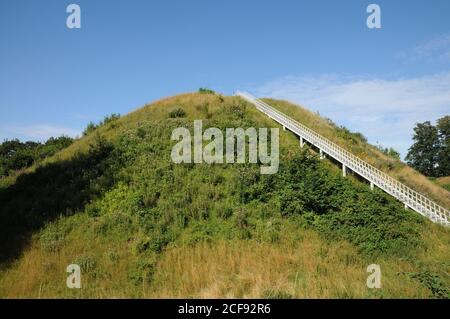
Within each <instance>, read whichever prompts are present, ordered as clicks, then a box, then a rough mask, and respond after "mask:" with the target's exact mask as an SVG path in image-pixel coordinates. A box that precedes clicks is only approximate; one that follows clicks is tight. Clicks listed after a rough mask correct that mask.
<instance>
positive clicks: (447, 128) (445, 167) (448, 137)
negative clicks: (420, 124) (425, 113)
mask: <svg viewBox="0 0 450 319" xmlns="http://www.w3.org/2000/svg"><path fill="white" fill-rule="evenodd" d="M436 126H437V129H438V135H439V151H438V155H437V157H438V158H437V161H438V170H439V175H440V176H449V175H450V115H447V116H444V117H443V118H441V119H439V120H438V121H437V125H436Z"/></svg>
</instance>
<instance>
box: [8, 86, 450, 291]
mask: <svg viewBox="0 0 450 319" xmlns="http://www.w3.org/2000/svg"><path fill="white" fill-rule="evenodd" d="M270 102H271V103H272V102H273V104H275V105H276V106H278V107H280V109H283V108H284V109H283V111H285V112H286V113H289V112H292V114H294V113H295V112H299V113H298V114H296V116H298V119H299V120H300V121H302V122H304V123H305V124H307V125H308V126H311V127H313V128H315V129H317V130H318V131H320V132H321V133H322V134H324V135H327V134H328V135H329V137H333V134H332V132H333V130H334V132H336V128H335V127H334V126H333V125H332V124H330V123H328V122H326V121H324V120H321V119H320V118H318V117H317V116H314V115H313V114H311V113H309V112H307V111H306V110H302V109H300V110H296V109H295V107H293V106H292V105H290V104H288V103H285V102H279V101H270ZM179 108H181V109H183V110H184V112H185V113H186V116H185V117H175V118H171V117H170V116H169V114H170V113H171V112H173V111H175V110H177V109H179ZM174 114H175V113H174ZM194 119H203V126H204V128H207V127H218V128H221V129H225V128H226V127H243V128H247V127H274V126H276V125H275V124H274V123H273V122H271V121H270V120H269V119H267V118H266V117H264V116H263V115H262V114H260V113H259V112H258V111H256V110H255V109H254V108H253V107H252V106H251V105H248V104H246V103H245V102H244V101H242V100H241V99H239V98H235V97H222V96H219V95H214V94H183V95H179V96H175V97H172V98H168V99H163V100H160V101H157V102H155V103H153V104H152V105H147V106H145V107H143V108H141V109H139V110H137V111H135V112H133V113H130V114H129V115H127V116H125V117H123V118H120V119H118V120H116V121H113V122H111V123H108V124H107V125H105V126H103V127H100V128H99V129H97V131H96V132H94V133H92V134H90V135H88V136H86V137H83V138H82V139H80V140H79V141H77V142H75V143H74V144H72V145H71V146H70V147H69V148H67V149H65V150H63V151H62V152H60V153H58V154H57V155H56V156H54V157H52V158H50V159H48V160H47V161H46V162H45V163H44V164H41V165H40V166H39V167H33V168H31V169H29V170H28V171H27V172H25V173H22V174H21V175H18V176H12V177H9V178H6V179H3V180H2V181H1V183H0V202H1V207H0V228H1V233H0V258H1V260H0V263H1V266H0V267H1V268H0V296H1V297H191V296H193V297H375V298H377V297H418V298H426V297H448V296H449V285H450V278H449V277H448V271H449V264H448V260H450V251H449V248H448V247H449V244H450V232H449V230H448V229H444V228H443V227H441V226H438V225H434V224H432V223H430V222H429V221H427V220H425V219H423V218H422V217H421V216H419V215H418V214H416V213H414V212H411V211H405V210H404V209H403V207H402V205H400V203H398V202H397V201H395V200H394V199H392V198H390V197H389V196H388V195H386V194H384V193H383V192H381V191H379V190H375V191H370V189H369V188H368V187H367V185H366V184H365V183H361V182H360V181H358V180H357V179H356V178H353V177H352V176H349V177H348V178H342V177H341V175H340V170H339V168H338V167H335V166H334V165H333V164H332V163H330V162H328V161H320V160H319V159H318V158H317V156H316V155H314V154H313V153H312V152H310V151H308V150H300V149H299V147H298V141H297V140H296V138H295V137H294V136H293V135H291V134H290V133H288V132H282V131H280V146H281V149H280V151H281V154H280V169H279V173H278V174H275V175H265V176H262V175H260V173H259V166H258V165H257V164H217V165H207V164H178V165H177V164H173V163H172V162H171V160H170V152H171V148H172V146H173V145H174V144H175V142H173V141H171V140H170V136H171V132H172V130H173V129H174V128H176V127H180V126H184V127H188V128H189V129H190V130H191V131H192V128H193V120H194ZM334 135H336V134H334ZM337 142H339V143H344V142H345V141H344V140H337ZM347 142H348V141H347ZM345 143H346V142H345ZM355 143H356V144H355V145H357V146H358V147H360V148H361V149H367V150H369V149H370V147H368V146H366V145H364V144H363V143H361V142H355ZM347 144H348V143H346V145H347ZM351 147H356V146H354V145H352V146H351ZM370 150H371V149H370ZM371 151H372V150H371ZM373 152H376V151H375V150H373ZM367 156H369V153H368V155H367ZM376 156H377V157H376V158H377V160H379V161H380V162H379V163H380V165H389V164H384V163H390V162H388V161H387V159H384V158H383V156H382V154H376ZM384 160H386V162H383V161H384ZM395 164H396V165H401V164H399V163H395ZM404 170H405V169H401V170H399V171H398V172H397V173H398V174H402V173H401V172H402V171H404ZM408 175H409V174H405V176H408ZM405 178H406V177H405ZM413 182H414V181H413V180H411V183H413ZM426 185H428V184H426ZM430 185H432V186H435V185H433V184H432V183H430ZM432 186H429V188H427V189H428V191H429V192H430V194H432V195H433V196H434V197H435V198H440V200H441V202H443V203H445V202H446V197H445V196H446V193H441V191H440V190H441V188H439V187H437V188H436V189H433V188H432ZM427 187H428V186H427ZM438 189H439V191H438ZM447 196H448V195H447ZM71 263H77V264H79V265H80V266H81V268H82V289H81V290H71V289H68V288H66V286H65V280H66V276H67V273H66V272H65V270H66V267H67V265H69V264H71ZM372 263H376V264H380V266H381V269H382V276H383V281H382V285H383V286H382V289H376V290H373V289H372V290H371V289H368V288H367V287H366V277H367V275H368V273H366V268H367V266H368V265H369V264H372Z"/></svg>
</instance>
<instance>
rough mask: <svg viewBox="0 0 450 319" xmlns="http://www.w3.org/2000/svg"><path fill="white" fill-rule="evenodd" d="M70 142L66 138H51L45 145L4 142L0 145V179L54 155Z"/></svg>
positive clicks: (14, 141)
mask: <svg viewBox="0 0 450 319" xmlns="http://www.w3.org/2000/svg"><path fill="white" fill-rule="evenodd" d="M72 142H73V139H72V138H70V137H67V136H61V137H58V138H54V137H51V138H49V139H48V140H47V141H46V142H45V143H39V142H32V141H28V142H20V141H19V140H17V139H14V140H6V141H4V142H3V143H1V144H0V177H3V176H6V175H8V174H9V173H10V172H11V171H15V170H19V169H23V168H26V167H29V166H31V165H33V164H34V163H36V162H38V161H40V160H42V159H44V158H46V157H48V156H51V155H53V154H56V153H57V152H58V151H60V150H62V149H64V148H66V147H68V146H69V145H70V144H72Z"/></svg>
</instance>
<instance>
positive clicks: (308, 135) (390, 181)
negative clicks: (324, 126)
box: [236, 91, 450, 226]
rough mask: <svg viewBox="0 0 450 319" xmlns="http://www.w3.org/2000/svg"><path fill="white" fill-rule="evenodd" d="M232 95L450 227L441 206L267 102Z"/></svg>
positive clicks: (417, 209)
mask: <svg viewBox="0 0 450 319" xmlns="http://www.w3.org/2000/svg"><path fill="white" fill-rule="evenodd" d="M236 95H238V96H240V97H242V98H243V99H245V100H247V101H248V102H250V103H252V104H254V105H255V106H256V108H257V109H258V110H259V111H261V112H263V113H264V114H266V115H267V116H269V117H270V118H271V119H273V120H275V121H277V122H278V123H279V124H281V125H282V126H283V128H287V129H289V130H290V131H292V132H293V133H295V134H297V135H298V136H299V137H300V138H301V140H302V142H301V143H303V139H304V140H306V141H308V142H309V143H311V144H312V145H314V146H316V147H317V148H319V150H320V151H321V153H322V152H323V153H326V154H328V155H329V156H331V157H333V158H334V159H336V160H337V161H339V162H341V163H342V165H343V169H344V172H345V169H346V168H347V167H348V168H350V169H351V170H352V171H354V172H356V173H358V174H359V175H361V176H362V177H364V178H365V179H367V180H368V181H369V182H370V183H371V185H376V186H378V187H379V188H381V189H382V190H384V191H385V192H386V193H388V194H390V195H392V196H394V197H395V198H397V199H398V200H399V201H401V202H402V203H404V204H405V207H410V208H411V209H413V210H415V211H416V212H418V213H419V214H421V215H423V216H425V217H427V218H429V219H430V220H432V221H433V222H436V223H440V224H443V225H446V226H449V225H450V213H449V211H448V210H446V209H445V208H444V207H442V206H439V205H438V204H436V203H434V202H433V201H431V200H430V199H428V198H427V197H425V196H423V195H422V194H419V193H418V192H416V191H415V190H413V189H411V188H409V187H408V186H406V185H404V184H402V183H400V182H399V181H397V180H395V179H394V178H392V177H391V176H389V175H388V174H386V173H383V172H382V171H380V170H379V169H377V168H375V167H374V166H372V165H370V164H369V163H366V162H365V161H363V160H362V159H360V158H359V157H357V156H355V155H353V154H352V153H350V152H348V151H347V150H345V149H343V148H342V147H340V146H338V145H337V144H335V143H333V142H331V141H330V140H328V139H326V138H325V137H323V136H322V135H320V134H318V133H316V132H314V131H313V130H311V129H310V128H308V127H306V126H305V125H303V124H301V123H299V122H297V121H295V120H293V119H292V118H290V117H288V116H287V115H285V114H283V113H281V112H280V111H278V110H276V109H275V108H273V107H271V106H270V105H268V104H267V103H264V102H263V101H261V100H259V99H257V98H255V97H254V96H252V95H250V94H248V93H244V92H240V91H237V92H236Z"/></svg>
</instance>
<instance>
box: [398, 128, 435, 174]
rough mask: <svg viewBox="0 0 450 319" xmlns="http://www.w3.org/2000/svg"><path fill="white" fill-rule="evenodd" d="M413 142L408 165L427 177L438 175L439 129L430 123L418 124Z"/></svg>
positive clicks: (408, 155)
mask: <svg viewBox="0 0 450 319" xmlns="http://www.w3.org/2000/svg"><path fill="white" fill-rule="evenodd" d="M413 140H414V144H413V145H412V146H411V147H410V148H409V151H408V154H407V155H406V161H407V163H408V164H409V165H410V166H412V167H413V168H415V169H416V170H418V171H419V172H421V173H422V174H424V175H426V176H436V175H438V164H437V163H438V153H439V149H440V143H439V136H438V129H437V128H436V127H435V126H433V125H432V124H431V123H430V122H429V121H426V122H424V123H418V124H417V125H416V127H415V128H414V136H413Z"/></svg>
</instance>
